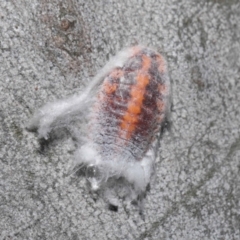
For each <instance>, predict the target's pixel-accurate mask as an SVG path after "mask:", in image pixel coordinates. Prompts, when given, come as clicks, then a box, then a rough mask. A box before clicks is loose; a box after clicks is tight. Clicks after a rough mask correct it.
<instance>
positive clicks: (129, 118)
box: [120, 55, 151, 139]
mask: <svg viewBox="0 0 240 240" xmlns="http://www.w3.org/2000/svg"><path fill="white" fill-rule="evenodd" d="M150 66H151V59H150V58H149V57H148V56H146V55H142V68H141V70H140V71H139V72H138V74H137V77H136V82H137V83H136V85H135V86H133V87H132V89H131V92H130V95H131V99H130V101H129V103H128V108H127V111H126V113H125V114H124V116H123V120H122V123H121V126H120V127H121V129H122V130H123V131H124V132H123V131H121V133H120V134H121V136H122V137H124V138H126V139H129V138H130V137H131V135H132V132H133V131H134V130H135V128H136V124H137V122H138V114H139V113H141V107H142V103H143V99H144V93H145V88H146V86H147V85H148V83H149V81H150V78H149V75H148V74H147V71H148V70H149V68H150Z"/></svg>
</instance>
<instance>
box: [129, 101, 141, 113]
mask: <svg viewBox="0 0 240 240" xmlns="http://www.w3.org/2000/svg"><path fill="white" fill-rule="evenodd" d="M128 109H129V112H130V113H132V114H139V113H140V112H141V107H140V106H139V104H137V103H134V102H130V103H129V104H128Z"/></svg>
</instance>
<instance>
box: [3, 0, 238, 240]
mask: <svg viewBox="0 0 240 240" xmlns="http://www.w3.org/2000/svg"><path fill="white" fill-rule="evenodd" d="M135 43H142V44H145V45H148V46H152V47H155V48H156V49H158V50H159V51H161V52H162V53H164V55H165V56H166V58H167V60H168V63H169V72H170V75H171V79H172V86H173V112H172V130H171V132H166V133H165V135H164V137H163V139H162V143H161V149H160V159H159V160H158V162H157V176H156V180H155V184H154V185H153V186H152V189H151V192H150V193H149V194H148V197H147V203H146V210H145V216H146V219H145V221H143V220H142V219H141V218H140V217H139V215H138V213H137V210H136V209H135V208H134V207H132V208H131V209H125V208H124V207H123V206H122V207H121V206H120V208H119V212H118V213H115V212H110V211H108V210H107V209H106V208H105V207H104V204H103V203H102V202H101V201H97V202H94V201H93V199H92V198H91V197H90V196H89V193H88V191H87V189H86V186H85V183H84V180H83V179H79V180H78V181H73V182H72V181H70V180H69V175H68V173H69V169H70V168H71V157H72V153H73V150H74V146H73V144H72V142H71V141H70V140H65V141H62V142H59V143H57V144H55V145H53V146H52V147H51V148H50V149H48V150H47V151H45V152H41V151H39V143H38V140H37V138H36V136H35V135H34V134H32V133H29V132H27V131H26V130H25V129H24V125H25V123H26V122H27V120H28V119H29V118H30V117H31V116H32V114H33V112H34V111H35V110H36V109H37V108H38V107H40V106H41V105H43V104H44V103H46V102H49V101H51V100H53V99H57V98H62V97H65V96H68V95H71V94H73V93H76V92H78V91H81V89H83V87H84V86H86V85H87V84H88V82H90V81H91V79H92V77H93V76H94V75H95V74H96V73H97V71H98V70H99V69H100V68H101V67H102V66H103V65H104V64H105V62H106V61H107V59H108V58H109V57H110V56H112V55H114V54H115V53H116V52H117V51H118V50H120V49H121V48H123V47H126V46H129V45H131V44H135ZM239 73H240V3H239V1H238V0H236V1H234V0H225V1H224V0H212V1H210V0H209V1H194V0H182V1H179V0H161V1H156V0H145V1H137V0H131V1H130V0H128V1H127V0H123V1H119V0H101V1H97V0H95V1H84V0H79V1H78V0H66V1H57V0H42V1H40V0H33V1H27V0H1V1H0V91H1V94H0V121H1V125H0V127H1V128H0V134H1V135H0V136H1V138H0V147H1V150H0V160H1V162H0V238H1V239H9V240H10V239H59V240H61V239H64V240H65V239H73V240H77V239H156V240H159V239H240V163H239V158H240V128H239V127H240V122H239V117H240V116H239V110H240V93H239V92H240V83H239V82H240V77H239Z"/></svg>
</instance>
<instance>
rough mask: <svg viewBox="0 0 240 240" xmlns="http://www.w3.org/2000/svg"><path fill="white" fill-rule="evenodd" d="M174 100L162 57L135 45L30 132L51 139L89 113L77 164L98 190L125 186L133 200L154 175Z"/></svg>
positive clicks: (45, 112) (52, 107)
mask: <svg viewBox="0 0 240 240" xmlns="http://www.w3.org/2000/svg"><path fill="white" fill-rule="evenodd" d="M169 96H170V81H169V77H168V73H167V67H166V63H165V60H164V59H163V57H162V56H161V55H160V54H158V53H157V52H156V51H154V50H152V49H149V48H145V47H141V46H135V47H132V48H130V49H127V50H124V51H122V52H120V53H119V54H118V55H117V56H116V57H115V58H113V59H112V60H111V61H110V62H109V63H108V64H107V65H106V66H105V67H104V69H103V70H102V71H101V72H100V74H99V75H97V76H96V77H95V79H94V80H93V82H92V84H90V86H89V87H88V88H87V89H86V91H85V92H84V93H83V94H81V95H79V96H74V97H71V98H69V99H66V100H60V101H58V102H56V103H52V104H48V105H46V106H45V107H43V108H42V109H40V111H39V112H37V113H36V114H35V116H34V118H33V120H32V121H31V122H30V125H29V128H30V129H33V128H37V129H38V132H39V135H40V136H41V137H45V138H46V137H47V136H48V133H49V132H50V131H51V130H52V129H54V128H58V127H66V126H69V124H70V123H73V122H75V121H76V120H77V119H78V118H79V116H80V115H85V116H86V112H88V115H87V123H85V133H78V134H79V135H81V134H82V135H83V137H82V140H81V141H79V142H81V144H79V148H78V149H77V151H76V153H75V160H76V164H77V165H81V166H82V165H85V166H87V167H89V168H92V172H91V174H89V176H88V180H89V181H90V183H91V186H92V189H93V190H98V189H104V188H107V189H109V188H116V186H120V188H121V189H123V190H124V193H123V195H127V196H128V197H129V199H130V200H133V199H137V198H139V197H141V196H142V195H143V194H144V193H145V191H146V188H147V185H148V184H149V183H150V180H151V176H152V175H153V170H154V169H153V168H154V162H155V159H156V153H157V149H158V143H159V136H160V129H161V127H162V126H163V124H164V121H165V120H166V117H167V116H168V113H169V107H170V103H169ZM117 191H118V190H117ZM104 192H106V191H104ZM107 192H109V191H107Z"/></svg>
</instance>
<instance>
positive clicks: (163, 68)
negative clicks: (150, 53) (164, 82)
mask: <svg viewBox="0 0 240 240" xmlns="http://www.w3.org/2000/svg"><path fill="white" fill-rule="evenodd" d="M157 62H158V65H159V66H158V70H159V72H160V73H165V72H166V63H165V61H164V58H163V57H162V56H161V55H160V54H158V55H157Z"/></svg>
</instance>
